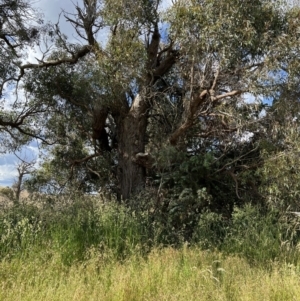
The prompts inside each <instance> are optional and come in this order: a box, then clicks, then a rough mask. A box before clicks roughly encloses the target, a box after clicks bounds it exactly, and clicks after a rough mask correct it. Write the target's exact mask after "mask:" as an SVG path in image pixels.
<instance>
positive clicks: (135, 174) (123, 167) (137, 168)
mask: <svg viewBox="0 0 300 301" xmlns="http://www.w3.org/2000/svg"><path fill="white" fill-rule="evenodd" d="M147 110H148V105H147V104H146V102H145V101H144V100H143V99H142V97H141V96H140V95H137V96H136V98H135V100H134V102H133V105H132V107H131V109H130V111H129V113H128V114H127V116H126V117H125V118H124V119H123V120H122V122H121V124H120V127H121V128H120V132H119V144H118V151H119V169H118V178H119V185H120V196H121V198H122V199H123V200H127V199H129V198H130V197H131V196H132V195H134V194H136V193H138V192H140V191H141V190H142V189H143V188H144V186H145V179H146V168H145V166H143V165H141V164H139V163H138V162H137V157H136V155H137V154H140V153H144V152H145V135H146V128H147V119H148V114H147Z"/></svg>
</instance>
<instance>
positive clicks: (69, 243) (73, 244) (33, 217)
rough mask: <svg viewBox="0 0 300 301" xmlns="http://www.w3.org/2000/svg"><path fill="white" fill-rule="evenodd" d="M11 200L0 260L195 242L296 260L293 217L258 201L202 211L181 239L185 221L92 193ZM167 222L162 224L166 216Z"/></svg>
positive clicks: (120, 252) (69, 258) (2, 225)
mask: <svg viewBox="0 0 300 301" xmlns="http://www.w3.org/2000/svg"><path fill="white" fill-rule="evenodd" d="M63 204H64V203H63V202H62V200H61V199H59V200H57V202H56V203H55V202H51V203H44V204H43V203H38V204H36V205H32V204H31V205H28V204H27V205H20V204H19V205H18V206H17V205H16V206H14V207H11V208H10V209H8V210H6V211H3V212H1V213H0V260H1V259H4V258H5V259H9V258H10V259H12V258H24V259H26V258H27V257H29V256H31V255H32V254H33V253H40V252H43V251H44V250H47V252H48V253H51V252H52V253H53V254H56V255H57V254H59V256H61V259H62V262H64V263H65V264H66V265H71V264H72V263H74V262H77V261H84V260H87V259H88V258H89V252H88V250H90V249H95V250H97V251H99V252H102V253H107V254H110V256H112V257H113V258H116V259H118V260H125V259H126V258H127V257H128V256H131V255H132V254H135V255H136V254H140V255H143V256H146V255H147V254H148V253H149V251H151V249H152V248H155V247H156V248H161V247H166V246H172V247H180V246H182V245H184V244H186V243H187V244H188V245H190V246H191V245H195V246H198V247H199V248H201V249H202V250H219V251H221V252H222V253H224V254H234V255H239V256H241V257H244V258H246V259H247V260H248V261H249V262H251V263H259V264H269V263H270V262H272V261H276V260H277V261H278V260H279V261H284V262H289V263H297V262H298V261H299V250H298V249H299V248H298V239H299V231H298V228H299V222H298V221H297V220H296V219H290V218H288V217H287V215H285V214H280V213H279V212H275V211H269V212H263V211H262V210H261V209H260V208H258V207H253V206H245V207H244V208H235V210H234V211H233V213H232V217H231V218H230V219H228V218H227V219H225V218H224V217H223V216H222V215H219V214H217V213H213V212H202V213H201V214H200V218H199V219H198V224H196V225H195V226H194V228H193V229H192V231H193V232H192V236H191V238H190V239H189V240H188V241H186V240H185V239H184V236H183V235H182V233H183V232H184V231H182V228H184V227H185V225H184V224H183V225H177V226H176V227H174V221H172V216H171V217H168V218H167V219H165V220H164V219H163V218H162V216H160V213H159V212H156V213H153V212H152V211H150V210H146V209H143V210H139V209H137V208H132V207H128V206H125V205H121V204H116V203H113V202H112V203H106V204H103V203H101V202H98V201H97V200H96V199H93V198H86V199H77V200H76V199H75V200H73V201H72V202H69V203H65V204H64V205H63ZM170 220H171V222H170V223H169V224H168V221H170Z"/></svg>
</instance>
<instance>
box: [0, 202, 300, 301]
mask: <svg viewBox="0 0 300 301" xmlns="http://www.w3.org/2000/svg"><path fill="white" fill-rule="evenodd" d="M38 202H39V203H38V206H33V205H32V204H27V205H16V206H12V207H9V208H7V209H5V210H4V209H3V210H2V211H0V300H3V301H4V300H5V301H10V300H11V301H16V300H28V301H32V300H43V301H47V300H49V301H50V300H51V301H55V300H63V301H65V300H76V301H77V300H89V301H90V300H91V301H93V300H101V301H102V300H108V301H113V300H116V301H122V300H124V301H131V300H132V301H133V300H137V301H140V300H155V301H156V300H159V301H160V300H168V301H169V300H185V301H186V300H204V301H205V300H228V301H235V300H249V301H250V300H251V301H253V300H255V301H259V300H262V301H267V300H274V301H275V300H277V301H284V300H300V285H299V283H300V265H298V264H299V263H300V260H299V258H300V256H299V245H298V244H297V242H298V240H299V238H298V229H299V223H298V222H297V220H296V222H295V223H293V222H292V221H290V220H284V219H283V220H282V218H281V217H280V216H279V215H278V214H277V213H272V212H271V213H270V214H268V215H261V213H260V212H259V210H257V209H256V208H253V207H245V208H242V209H236V210H235V211H234V212H233V215H232V220H231V221H230V223H227V222H224V220H222V218H221V216H218V215H216V214H215V213H203V214H202V215H201V219H200V220H199V224H198V225H197V226H196V227H195V229H194V235H193V237H192V239H191V241H190V242H189V243H186V242H184V241H183V240H182V233H183V232H182V231H181V230H180V229H179V230H178V232H175V231H174V229H172V228H171V227H169V226H168V224H167V223H166V222H165V220H163V219H160V218H159V217H157V216H153V215H151V212H150V213H149V212H146V211H141V212H139V211H136V210H132V209H128V208H127V207H125V206H121V205H118V204H101V203H98V202H95V201H94V200H90V201H89V200H84V201H82V200H79V201H75V202H72V203H67V202H66V203H63V202H62V201H61V200H59V202H58V203H57V204H56V203H53V202H52V200H50V201H49V200H46V201H45V202H44V203H43V202H41V201H38ZM155 218H156V219H155ZM279 218H281V220H279ZM171 242H172V243H171Z"/></svg>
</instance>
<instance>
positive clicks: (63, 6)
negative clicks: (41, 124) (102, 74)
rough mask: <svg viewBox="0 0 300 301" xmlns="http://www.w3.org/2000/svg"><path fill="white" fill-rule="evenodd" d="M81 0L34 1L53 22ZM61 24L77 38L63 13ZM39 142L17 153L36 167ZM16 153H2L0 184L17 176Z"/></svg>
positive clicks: (34, 53) (166, 0)
mask: <svg viewBox="0 0 300 301" xmlns="http://www.w3.org/2000/svg"><path fill="white" fill-rule="evenodd" d="M80 2H81V0H78V1H77V0H76V1H73V0H37V1H33V5H34V7H36V8H37V9H38V10H39V12H40V13H42V14H43V20H44V21H45V23H47V22H48V21H51V22H52V23H54V24H55V23H57V22H58V17H59V14H60V12H61V11H62V10H64V11H66V12H70V13H72V12H74V4H73V3H80ZM171 4H172V0H163V2H162V5H161V8H163V9H164V8H167V7H169V6H170V5H171ZM59 24H60V25H59V26H60V29H61V32H63V33H64V34H66V35H67V36H68V37H69V38H70V39H71V40H72V39H74V40H75V39H76V37H75V34H74V30H73V27H72V26H71V25H70V23H68V22H66V21H65V20H64V17H63V15H61V18H60V22H59ZM97 38H98V39H100V40H102V41H103V40H105V38H106V37H105V36H102V37H101V36H99V35H98V37H97ZM40 54H41V53H40V51H39V49H38V48H35V49H29V50H28V58H27V61H28V62H31V63H36V62H37V61H36V58H39V57H40ZM38 153H39V149H38V142H37V141H33V142H32V143H31V144H30V145H28V146H25V147H23V148H22V150H21V151H20V152H18V153H17V156H18V157H20V158H22V159H23V160H25V161H26V162H31V161H33V160H34V161H36V167H37V166H38V164H39V160H38ZM17 156H15V155H14V154H0V186H11V185H12V184H13V183H14V181H15V180H16V177H17V175H18V173H17V169H16V168H17V165H18V163H20V160H19V159H18V157H17Z"/></svg>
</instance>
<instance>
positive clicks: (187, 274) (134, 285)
mask: <svg viewBox="0 0 300 301" xmlns="http://www.w3.org/2000/svg"><path fill="white" fill-rule="evenodd" d="M91 252H92V253H93V254H92V256H91V258H90V259H89V260H87V261H85V262H81V263H73V264H72V265H71V266H66V265H65V264H63V263H62V262H61V260H60V259H59V256H56V255H55V254H47V252H45V254H44V256H45V257H42V258H41V257H36V258H27V260H22V259H13V260H5V259H4V260H2V261H1V263H0V300H6V301H10V300H11V301H16V300H24V301H25V300H28V301H32V300H44V301H48V300H49V301H54V300H62V301H65V300H76V301H77V300H87V301H92V300H101V301H104V300H107V301H113V300H115V301H122V300H124V301H134V300H136V301H138V300H153V301H154V300H155V301H157V300H168V301H170V300H176V301H177V300H184V301H187V300H228V301H235V300H245V301H246V300H247V301H250V300H251V301H253V300H256V301H259V300H261V301H267V300H270V301H271V300H274V301H284V300H300V286H299V282H300V268H299V267H296V266H293V265H284V264H276V263H274V264H273V267H272V268H271V269H263V268H260V267H256V266H250V265H249V263H247V261H246V260H243V259H240V258H238V257H233V256H226V257H223V256H222V255H221V254H220V253H210V252H204V251H201V250H199V249H197V248H191V249H189V248H185V247H183V248H181V249H179V250H175V249H172V248H165V249H162V250H158V249H155V250H153V251H152V252H151V253H150V254H149V255H148V256H147V257H144V258H143V257H140V256H130V257H129V258H127V259H126V260H125V261H123V262H121V261H116V260H111V258H110V257H109V255H108V254H106V256H107V258H105V256H104V255H105V254H101V253H99V252H98V251H96V250H91Z"/></svg>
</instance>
